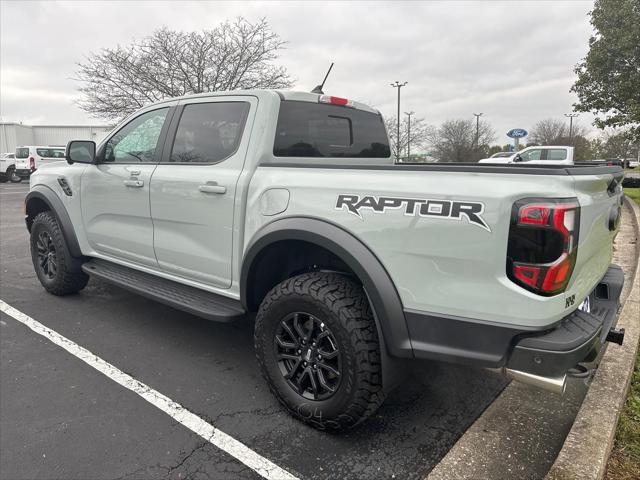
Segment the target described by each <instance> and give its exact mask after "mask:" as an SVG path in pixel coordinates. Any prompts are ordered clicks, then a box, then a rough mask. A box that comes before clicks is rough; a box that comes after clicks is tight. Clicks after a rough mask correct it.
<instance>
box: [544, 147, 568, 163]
mask: <svg viewBox="0 0 640 480" xmlns="http://www.w3.org/2000/svg"><path fill="white" fill-rule="evenodd" d="M566 159H567V151H566V150H565V149H564V148H551V149H549V150H547V160H566Z"/></svg>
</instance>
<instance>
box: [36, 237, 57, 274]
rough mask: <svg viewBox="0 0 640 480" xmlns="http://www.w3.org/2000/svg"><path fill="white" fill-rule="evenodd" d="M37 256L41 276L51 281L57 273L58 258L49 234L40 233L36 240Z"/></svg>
mask: <svg viewBox="0 0 640 480" xmlns="http://www.w3.org/2000/svg"><path fill="white" fill-rule="evenodd" d="M36 249H37V254H38V265H39V267H40V270H41V271H42V273H43V275H44V276H45V277H46V278H48V279H53V278H55V276H56V275H57V273H58V257H57V254H56V247H55V245H54V243H53V239H52V238H51V235H49V232H46V231H42V232H40V234H39V235H38V238H37V240H36Z"/></svg>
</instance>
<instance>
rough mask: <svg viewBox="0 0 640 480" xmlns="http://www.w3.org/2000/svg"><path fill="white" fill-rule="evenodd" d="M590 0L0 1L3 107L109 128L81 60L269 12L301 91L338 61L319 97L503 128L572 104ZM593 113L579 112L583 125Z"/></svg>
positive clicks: (6, 117)
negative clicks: (172, 32)
mask: <svg viewBox="0 0 640 480" xmlns="http://www.w3.org/2000/svg"><path fill="white" fill-rule="evenodd" d="M592 6H593V4H592V2H591V1H565V2H562V1H555V2H551V1H546V2H545V1H535V2H520V3H516V2H480V1H478V2H462V1H451V2H424V3H421V2H407V3H400V2H393V3H382V2H354V3H340V2H330V1H323V2H319V3H312V2H304V3H294V2H265V3H248V2H237V3H223V2H211V3H207V2H192V3H191V2H151V1H146V2H139V3H135V2H126V3H125V2H116V1H112V2H105V3H100V2H80V1H74V2H60V3H56V2H43V3H30V2H26V1H15V2H14V1H5V0H1V6H0V19H1V20H0V22H1V23H0V35H1V52H0V62H1V78H0V115H1V116H2V120H3V121H22V122H24V123H27V124H70V123H71V124H89V123H91V124H103V123H105V122H104V121H102V120H99V119H94V118H92V117H90V116H88V115H87V114H86V113H84V112H83V111H82V110H80V109H79V108H78V107H76V106H75V105H74V99H76V98H77V93H76V88H77V82H76V81H74V80H73V77H74V70H75V63H76V62H78V61H81V60H82V59H83V56H84V55H86V54H87V53H88V52H91V51H96V50H98V49H100V48H103V47H107V48H108V47H114V46H116V45H117V44H123V45H125V44H129V43H130V42H131V41H132V40H134V39H137V38H141V37H144V36H146V35H148V34H149V33H151V32H152V31H153V30H154V29H156V28H159V27H161V26H163V25H166V26H168V27H170V28H173V29H180V30H201V29H207V28H213V27H215V26H216V25H217V24H218V23H220V22H221V21H223V20H225V19H231V18H233V17H236V16H240V15H241V16H244V17H245V18H247V19H248V20H250V21H255V20H257V19H259V18H260V17H262V16H265V17H266V18H267V19H268V21H269V23H270V24H271V26H272V28H273V30H274V31H275V32H277V33H278V34H279V35H280V36H281V37H282V38H283V39H284V40H286V41H287V42H289V43H288V45H287V48H286V50H284V51H283V52H282V54H281V58H280V60H279V62H280V63H281V64H282V65H284V66H286V68H287V69H288V71H289V73H290V74H291V75H292V77H293V78H294V79H295V87H294V88H296V89H299V90H311V89H312V88H313V87H314V86H315V85H317V84H318V83H319V82H320V81H321V80H322V77H323V76H324V73H325V71H326V69H327V67H328V65H329V63H330V62H332V61H333V62H335V66H334V69H333V72H332V73H331V76H330V77H329V80H328V81H327V84H326V86H325V92H326V93H330V94H334V95H338V96H343V97H348V98H353V99H356V100H360V101H363V102H365V103H369V104H371V105H374V106H375V107H376V108H378V109H380V110H381V111H382V113H383V114H385V115H394V114H395V111H396V90H395V89H393V88H391V86H390V85H389V84H390V83H391V82H393V81H395V80H400V81H407V82H408V85H407V86H406V87H405V88H403V89H402V110H403V111H409V110H413V111H415V112H416V116H417V117H424V118H425V119H426V121H427V122H428V123H430V124H434V125H437V124H439V123H440V122H442V121H443V120H446V119H448V118H461V117H465V118H473V112H476V113H478V112H484V118H486V119H487V120H488V121H489V122H490V123H491V124H492V125H493V127H494V128H495V130H496V132H497V133H498V137H497V141H498V142H500V143H506V142H507V141H508V138H507V137H506V136H505V135H504V134H505V133H506V131H507V130H508V129H510V128H513V127H520V128H525V129H529V128H531V126H532V125H533V124H534V123H535V122H536V121H537V120H540V119H542V118H547V117H558V118H562V115H563V114H564V113H566V112H569V111H570V110H571V105H572V103H573V102H574V101H575V96H574V95H573V94H571V93H569V89H570V87H571V85H572V83H573V81H574V74H573V68H574V65H575V64H576V63H577V62H578V61H579V60H580V59H581V58H583V57H584V56H585V54H586V52H587V49H588V39H589V35H590V33H591V26H590V24H589V18H588V12H589V10H590V9H591V8H592ZM591 121H592V118H591V116H589V115H586V114H582V115H581V116H580V122H581V123H582V124H585V125H588V124H590V123H591Z"/></svg>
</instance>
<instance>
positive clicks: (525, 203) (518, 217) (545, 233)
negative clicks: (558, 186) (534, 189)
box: [507, 198, 580, 295]
mask: <svg viewBox="0 0 640 480" xmlns="http://www.w3.org/2000/svg"><path fill="white" fill-rule="evenodd" d="M579 228H580V206H579V205H578V202H577V200H576V199H574V198H570V199H535V198H534V199H524V200H520V201H518V202H516V203H515V204H514V206H513V210H512V215H511V227H510V230H509V244H508V248H507V275H508V276H509V278H510V279H511V280H512V281H513V282H515V283H517V284H518V285H520V286H522V287H523V288H526V289H527V290H530V291H532V292H535V293H537V294H539V295H555V294H558V293H561V292H563V291H564V290H566V288H567V285H568V283H569V280H570V279H571V274H572V273H573V268H574V266H575V263H576V257H577V254H578V230H579Z"/></svg>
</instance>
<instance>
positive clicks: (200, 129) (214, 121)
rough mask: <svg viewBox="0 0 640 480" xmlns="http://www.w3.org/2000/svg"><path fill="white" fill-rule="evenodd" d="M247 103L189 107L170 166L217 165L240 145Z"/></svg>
mask: <svg viewBox="0 0 640 480" xmlns="http://www.w3.org/2000/svg"><path fill="white" fill-rule="evenodd" d="M248 112H249V103H247V102H215V103H192V104H190V105H187V106H185V107H184V110H183V111H182V116H181V117H180V122H179V123H178V130H177V131H176V137H175V140H174V141H173V146H172V148H171V157H170V160H169V161H171V162H176V163H216V162H220V161H222V160H224V159H225V158H227V157H229V156H230V155H232V154H233V153H234V152H235V151H236V150H237V149H238V145H239V144H240V139H241V138H242V130H243V127H244V122H245V119H246V118H247V113H248Z"/></svg>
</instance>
